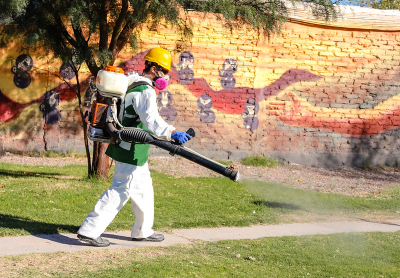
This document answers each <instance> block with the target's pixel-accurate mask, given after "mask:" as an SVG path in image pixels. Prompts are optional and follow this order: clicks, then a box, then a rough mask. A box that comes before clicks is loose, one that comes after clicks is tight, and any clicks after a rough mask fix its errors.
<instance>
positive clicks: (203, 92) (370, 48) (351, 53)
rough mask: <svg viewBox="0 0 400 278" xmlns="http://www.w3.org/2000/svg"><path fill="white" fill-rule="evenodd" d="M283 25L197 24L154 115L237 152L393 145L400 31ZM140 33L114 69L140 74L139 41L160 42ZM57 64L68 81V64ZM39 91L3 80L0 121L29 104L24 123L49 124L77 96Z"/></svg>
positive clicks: (27, 65) (25, 64) (398, 110)
mask: <svg viewBox="0 0 400 278" xmlns="http://www.w3.org/2000/svg"><path fill="white" fill-rule="evenodd" d="M289 27H290V28H289ZM289 27H288V29H287V30H286V31H285V29H284V30H283V33H282V36H281V37H279V38H276V39H275V41H274V42H273V43H271V44H269V43H267V42H264V43H262V42H259V41H257V40H256V39H254V40H253V41H252V43H248V42H249V41H251V39H248V40H247V42H246V43H244V42H241V41H240V39H239V38H237V40H238V42H235V38H228V37H226V36H225V35H224V34H223V32H221V33H218V32H215V31H214V32H209V31H207V30H208V29H207V28H204V30H203V31H204V32H209V33H207V36H208V37H207V36H204V37H199V38H196V46H193V47H191V48H190V49H187V50H186V51H184V52H182V53H178V54H176V55H174V56H173V65H172V68H173V73H172V74H171V79H170V86H169V87H168V89H167V90H164V91H157V105H158V109H159V112H160V115H161V116H162V117H163V118H164V119H165V120H166V121H169V122H173V124H174V126H176V127H180V126H184V127H189V125H195V128H197V129H199V130H200V132H201V131H203V132H206V133H207V134H208V135H209V136H211V137H212V139H213V140H211V141H212V142H213V144H214V145H221V146H224V142H226V141H225V140H229V141H230V142H231V143H230V144H231V145H232V146H234V147H233V149H235V148H236V149H237V150H239V151H241V152H242V153H245V152H251V151H255V152H258V153H268V152H278V153H282V156H284V155H285V152H288V153H290V152H292V153H293V152H298V151H299V150H305V151H304V152H307V153H308V154H310V153H311V154H312V153H313V150H315V154H316V155H318V153H328V154H332V153H338V154H341V153H346V154H347V153H351V152H353V149H354V146H358V145H360V144H357V142H359V140H363V142H368V143H370V142H374V143H371V144H377V141H376V140H378V139H376V140H375V138H380V137H379V136H381V134H384V135H382V136H386V137H388V136H391V137H390V138H393V140H392V141H393V142H395V138H397V137H398V136H397V135H396V134H397V132H398V129H399V126H400V89H399V88H400V43H399V41H400V32H392V33H390V34H386V33H384V32H376V33H374V32H372V31H366V32H363V31H348V30H341V29H340V28H339V29H337V30H326V29H324V28H321V27H304V26H301V25H299V24H293V23H291V25H290V26H289ZM148 32H149V34H150V35H148V36H143V37H146V38H148V39H147V41H146V42H145V43H144V44H143V48H142V51H141V52H140V53H136V54H135V53H133V52H128V51H127V53H122V54H121V57H120V58H119V60H118V61H119V63H120V64H119V66H120V67H122V68H123V69H124V71H125V72H126V73H128V72H130V71H135V72H142V70H143V68H144V61H143V57H144V55H145V54H146V53H147V51H148V49H149V48H147V47H145V46H146V45H156V44H157V42H158V41H157V42H156V41H155V39H153V37H154V36H151V32H153V31H148ZM155 32H156V31H155ZM171 37H172V35H171ZM167 38H168V35H167ZM213 39H218V40H216V42H213ZM217 41H218V42H217ZM221 41H226V44H222V45H221ZM210 45H211V46H210ZM226 46H229V47H226ZM225 47H226V48H225ZM16 57H17V58H16V62H15V66H14V67H15V69H14V70H13V73H14V71H15V72H18V68H20V70H19V71H20V72H22V73H27V74H29V75H30V76H31V75H32V74H31V69H32V67H33V63H34V60H35V57H34V56H32V57H33V58H30V60H29V59H28V56H27V55H26V54H23V53H22V54H20V55H16ZM29 57H30V56H29ZM17 60H18V61H17ZM0 68H1V66H0ZM35 68H36V60H35ZM56 69H57V70H59V74H61V75H62V77H63V78H65V79H68V80H70V82H72V83H73V80H74V79H73V77H74V76H73V74H72V73H73V72H71V70H70V69H68V67H65V66H63V65H59V66H58V67H56ZM8 72H10V69H9V68H8ZM22 73H21V75H20V76H22ZM14 75H15V74H14ZM33 77H34V75H32V76H31V81H30V83H31V84H28V86H27V87H25V89H23V88H22V87H24V86H25V85H26V84H27V83H28V82H26V81H24V82H25V83H24V82H23V81H18V82H14V80H12V82H14V85H13V86H14V87H15V88H18V89H20V90H21V91H19V92H22V91H23V90H27V89H29V88H30V87H32V86H33V85H32V84H33V82H34V81H37V79H35V78H33ZM12 78H14V76H13V77H12ZM18 78H21V77H18ZM22 79H23V78H22ZM43 84H45V82H44V81H43ZM88 84H89V79H86V80H83V85H84V86H83V87H84V90H85V99H84V106H86V107H87V106H88V105H89V103H90V94H89V93H88V91H87V86H88ZM43 88H45V86H43ZM43 90H44V91H43V92H42V93H41V94H40V95H38V96H36V95H35V97H32V98H31V99H27V100H25V101H19V100H18V99H17V98H16V97H15V93H14V94H10V93H9V92H10V86H8V87H1V84H0V127H1V124H2V123H8V124H7V126H12V125H13V123H15V125H16V123H17V121H18V119H19V118H20V117H21V114H22V113H23V111H25V110H26V109H28V108H29V107H30V106H32V105H34V104H35V105H39V104H40V107H39V109H40V111H41V112H40V113H41V114H40V117H36V118H34V119H32V120H34V121H37V122H38V123H42V122H44V123H48V124H53V125H57V124H59V123H60V122H61V121H63V119H62V116H61V115H65V113H64V114H63V113H62V111H61V108H60V107H62V106H63V104H67V103H71V101H72V100H74V99H75V98H76V96H75V93H74V92H73V91H72V90H71V89H70V88H69V87H68V86H66V85H65V84H62V83H61V82H60V83H59V85H55V86H51V87H49V88H46V89H43ZM181 116H184V117H181ZM65 120H66V119H65ZM225 131H229V132H225ZM64 132H67V130H65V131H64ZM223 133H225V135H222V134H223ZM226 134H230V135H229V136H231V137H229V138H226V136H227V135H226ZM388 134H389V135H388ZM254 135H257V136H254ZM0 136H1V134H0ZM373 136H375V137H373ZM396 136H397V137H396ZM223 137H224V138H223ZM388 138H389V137H388ZM371 140H372V141H371ZM374 140H375V141H374ZM193 142H194V141H193ZM353 142H354V143H353ZM392 145H395V144H392ZM385 148H386V149H387V148H388V147H385ZM367 149H368V148H367V147H365V151H367ZM369 149H371V148H369ZM382 149H384V148H382ZM221 150H222V151H225V147H221Z"/></svg>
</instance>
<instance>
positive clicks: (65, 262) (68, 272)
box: [0, 248, 166, 278]
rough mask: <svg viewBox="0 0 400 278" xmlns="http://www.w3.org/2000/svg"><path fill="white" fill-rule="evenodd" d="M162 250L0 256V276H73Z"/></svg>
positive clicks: (163, 252)
mask: <svg viewBox="0 0 400 278" xmlns="http://www.w3.org/2000/svg"><path fill="white" fill-rule="evenodd" d="M165 253H166V251H165V250H164V249H162V248H157V250H155V249H150V248H141V249H120V250H98V251H83V252H74V253H63V252H59V253H52V254H29V255H20V256H8V257H2V258H0V277H24V276H27V275H28V276H29V277H40V278H41V277H57V276H60V275H65V276H70V277H74V276H75V275H76V274H79V273H80V272H82V271H90V272H95V271H98V270H102V269H110V268H118V267H120V266H122V265H123V264H124V261H125V262H126V261H127V260H126V258H128V257H129V260H131V259H133V258H134V259H135V261H141V260H145V259H146V260H147V259H152V258H156V257H158V256H160V255H164V254H165ZM129 260H128V261H129Z"/></svg>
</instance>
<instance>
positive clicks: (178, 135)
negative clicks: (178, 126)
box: [171, 131, 192, 144]
mask: <svg viewBox="0 0 400 278" xmlns="http://www.w3.org/2000/svg"><path fill="white" fill-rule="evenodd" d="M171 138H172V139H175V140H178V141H179V143H181V144H185V143H186V142H187V141H189V139H190V138H192V137H191V136H190V135H189V134H187V133H186V132H183V131H175V132H174V134H172V136H171Z"/></svg>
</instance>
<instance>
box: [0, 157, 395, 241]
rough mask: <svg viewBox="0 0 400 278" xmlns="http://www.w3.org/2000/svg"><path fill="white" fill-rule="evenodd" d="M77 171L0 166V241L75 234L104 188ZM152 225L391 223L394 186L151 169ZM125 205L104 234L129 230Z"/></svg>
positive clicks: (163, 227)
mask: <svg viewBox="0 0 400 278" xmlns="http://www.w3.org/2000/svg"><path fill="white" fill-rule="evenodd" d="M85 171H86V167H85V166H78V165H70V166H65V167H48V166H21V165H14V164H0V181H1V182H0V203H1V206H0V236H14V235H27V234H41V233H62V232H64V233H75V232H76V231H77V229H78V228H79V226H80V225H81V223H82V221H83V220H84V219H85V217H86V215H87V214H88V213H89V212H90V211H91V210H92V209H93V207H94V204H95V203H96V201H97V199H98V197H99V196H100V195H101V193H102V192H103V191H104V190H106V189H107V188H108V187H109V185H110V183H109V182H108V181H107V182H105V181H96V180H88V179H86V178H84V177H85ZM152 177H153V183H154V189H155V199H156V202H155V224H154V228H155V229H156V230H159V231H167V230H169V229H172V228H192V227H219V226H248V225H251V224H259V223H261V224H276V223H290V222H296V221H297V222H298V221H303V222H304V221H319V220H320V221H330V220H335V219H338V218H341V219H349V218H365V219H368V218H371V217H375V218H379V217H381V218H396V217H397V218H398V216H399V214H398V213H397V211H399V210H400V205H399V204H400V194H399V188H395V189H390V190H386V191H384V192H383V193H382V194H380V195H373V196H368V197H350V196H344V195H339V194H328V193H319V192H313V191H308V190H300V189H292V188H288V187H285V186H282V185H279V184H274V183H262V182H254V181H253V182H252V181H245V182H243V183H234V182H232V181H230V180H229V179H227V178H223V177H221V178H175V177H172V176H168V175H165V174H162V173H157V172H152ZM133 221H134V216H133V214H132V211H131V206H130V205H129V204H128V205H126V206H125V207H124V208H123V209H122V210H121V212H120V213H119V214H118V215H117V217H116V218H115V220H114V221H113V222H112V224H111V225H110V226H109V228H108V231H115V230H129V229H130V228H131V225H132V224H133Z"/></svg>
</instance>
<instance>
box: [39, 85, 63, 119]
mask: <svg viewBox="0 0 400 278" xmlns="http://www.w3.org/2000/svg"><path fill="white" fill-rule="evenodd" d="M59 104H60V95H59V94H58V93H57V92H54V91H47V92H46V93H45V94H44V98H43V103H42V104H41V105H40V111H42V112H43V119H44V122H45V123H46V124H56V123H58V122H59V121H60V119H61V114H60V111H58V109H57V108H56V107H57V106H58V105H59Z"/></svg>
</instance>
